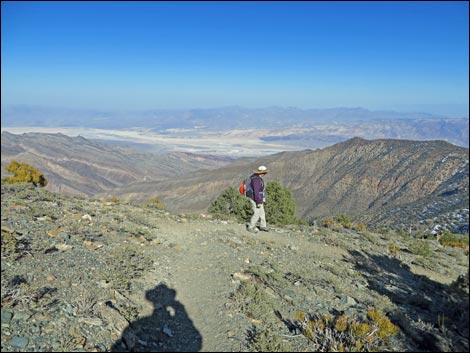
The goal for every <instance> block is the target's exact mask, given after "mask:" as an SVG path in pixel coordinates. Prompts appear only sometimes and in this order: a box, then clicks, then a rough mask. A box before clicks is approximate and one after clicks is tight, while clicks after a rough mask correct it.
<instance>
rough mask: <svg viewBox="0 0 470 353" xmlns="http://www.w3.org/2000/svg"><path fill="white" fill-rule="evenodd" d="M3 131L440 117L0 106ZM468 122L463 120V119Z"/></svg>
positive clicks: (343, 111) (359, 111)
mask: <svg viewBox="0 0 470 353" xmlns="http://www.w3.org/2000/svg"><path fill="white" fill-rule="evenodd" d="M1 109H2V110H1V112H2V127H5V126H9V127H13V126H43V127H59V126H60V127H76V126H81V127H90V128H106V129H125V128H132V127H145V128H151V129H156V130H165V129H169V128H205V129H211V130H226V129H240V128H266V127H292V126H310V125H315V124H324V123H338V122H346V121H371V120H380V119H382V120H384V119H385V120H395V119H423V118H445V117H444V116H435V115H431V114H427V113H399V112H393V111H370V110H367V109H364V108H331V109H299V108H295V107H287V108H284V107H267V108H244V107H239V106H230V107H222V108H212V109H187V110H176V109H173V110H169V109H154V110H139V111H137V110H136V111H105V110H90V109H67V108H48V107H36V106H27V105H9V106H2V107H1ZM467 118H468V117H467Z"/></svg>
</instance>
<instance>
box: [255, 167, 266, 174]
mask: <svg viewBox="0 0 470 353" xmlns="http://www.w3.org/2000/svg"><path fill="white" fill-rule="evenodd" d="M267 172H268V168H266V167H265V166H264V165H260V166H259V167H258V169H257V170H255V171H254V173H255V174H265V173H267Z"/></svg>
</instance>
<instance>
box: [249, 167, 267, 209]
mask: <svg viewBox="0 0 470 353" xmlns="http://www.w3.org/2000/svg"><path fill="white" fill-rule="evenodd" d="M250 178H251V188H252V189H253V195H252V196H251V199H252V200H253V201H255V202H256V204H261V203H264V201H265V195H264V181H263V178H261V177H260V176H259V175H258V174H253V175H252V176H251V177H250Z"/></svg>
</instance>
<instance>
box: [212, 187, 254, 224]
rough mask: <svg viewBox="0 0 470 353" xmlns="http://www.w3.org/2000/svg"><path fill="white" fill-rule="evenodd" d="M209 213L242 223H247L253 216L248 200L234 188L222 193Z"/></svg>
mask: <svg viewBox="0 0 470 353" xmlns="http://www.w3.org/2000/svg"><path fill="white" fill-rule="evenodd" d="M209 212H210V213H212V214H214V215H216V216H219V217H220V216H222V217H224V216H229V217H235V218H236V219H237V220H238V221H240V222H246V220H247V219H248V218H250V217H251V215H252V214H253V211H252V210H251V205H250V201H248V198H246V197H245V196H243V195H240V193H239V192H238V190H236V189H235V188H233V187H230V188H228V189H227V190H225V191H224V192H222V194H221V195H220V196H219V197H218V198H217V199H216V200H215V201H214V202H213V203H212V205H211V206H210V207H209Z"/></svg>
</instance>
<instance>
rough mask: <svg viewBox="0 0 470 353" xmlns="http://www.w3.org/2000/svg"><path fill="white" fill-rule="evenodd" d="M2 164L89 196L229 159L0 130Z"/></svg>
mask: <svg viewBox="0 0 470 353" xmlns="http://www.w3.org/2000/svg"><path fill="white" fill-rule="evenodd" d="M1 143H2V176H3V175H4V173H5V171H4V169H3V167H4V166H5V165H7V164H8V163H9V162H10V161H11V160H17V161H20V162H26V163H28V164H30V165H33V166H34V167H36V168H37V169H39V170H40V171H41V172H42V173H43V174H44V176H45V177H46V179H47V180H48V181H49V184H48V186H47V188H48V190H51V191H57V192H61V193H65V194H72V195H82V196H93V195H96V194H98V193H101V192H104V191H106V190H110V189H113V188H115V187H118V186H121V185H125V184H128V183H131V182H134V181H137V180H140V181H142V180H161V179H166V178H172V177H175V176H179V175H183V174H185V173H189V172H192V171H195V170H198V169H201V168H214V167H220V166H223V165H225V164H226V163H228V162H229V161H231V159H230V158H221V157H212V156H198V155H194V154H191V153H176V152H175V153H169V154H165V155H156V154H150V153H142V152H140V151H138V150H136V149H133V148H129V147H125V146H113V145H106V144H102V143H96V142H93V141H90V140H87V139H85V138H83V137H68V136H65V135H62V134H42V133H27V134H22V135H14V134H10V133H8V132H2V139H1Z"/></svg>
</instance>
